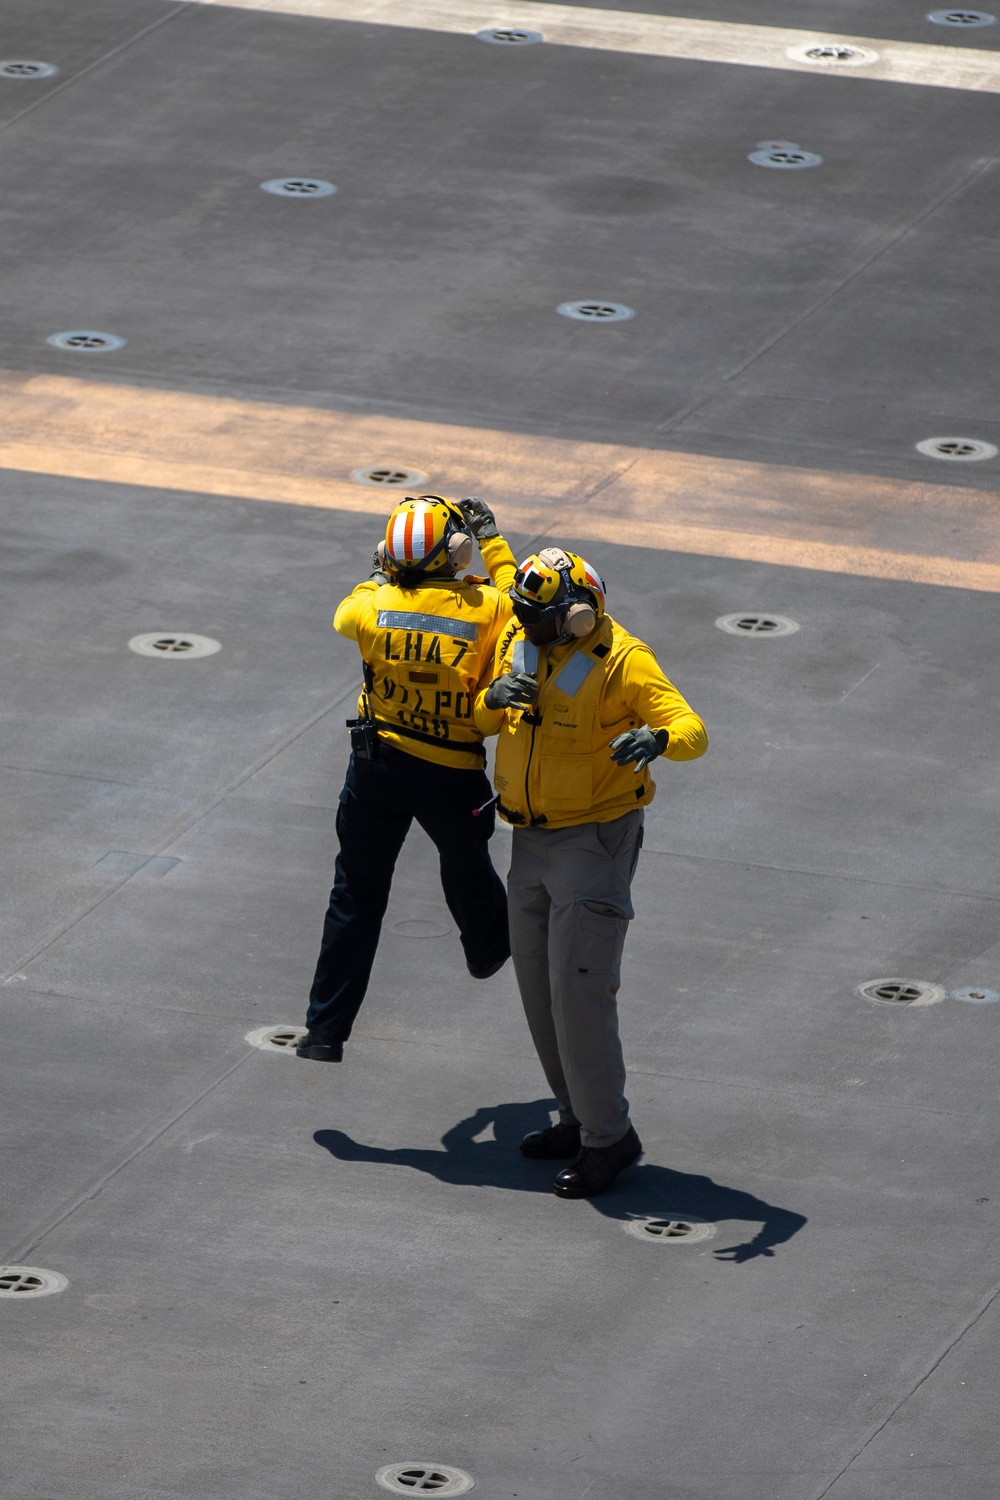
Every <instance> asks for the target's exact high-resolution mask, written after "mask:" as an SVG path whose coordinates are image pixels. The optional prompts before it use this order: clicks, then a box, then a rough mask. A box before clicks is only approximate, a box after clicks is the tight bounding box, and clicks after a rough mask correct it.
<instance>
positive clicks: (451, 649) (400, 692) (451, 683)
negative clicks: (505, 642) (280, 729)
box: [333, 537, 515, 771]
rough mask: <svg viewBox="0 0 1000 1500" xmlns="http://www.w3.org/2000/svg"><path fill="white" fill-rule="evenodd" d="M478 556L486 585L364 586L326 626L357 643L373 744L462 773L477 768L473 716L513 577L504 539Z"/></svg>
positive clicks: (480, 753)
mask: <svg viewBox="0 0 1000 1500" xmlns="http://www.w3.org/2000/svg"><path fill="white" fill-rule="evenodd" d="M480 551H481V552H482V555H483V561H484V562H485V563H486V566H487V567H488V568H489V570H490V577H491V579H492V580H493V582H492V583H487V582H486V580H485V579H483V578H434V577H431V578H427V579H425V580H424V581H423V582H422V583H420V584H418V585H417V586H416V587H414V588H401V587H400V586H399V584H396V583H382V584H380V583H377V582H376V581H375V580H374V579H372V578H369V579H366V580H365V582H364V583H359V584H358V586H357V588H356V589H355V590H354V592H353V593H351V594H349V595H348V596H347V598H346V599H345V600H344V601H343V602H342V603H341V605H340V606H339V608H338V610H337V613H336V615H335V616H334V619H333V628H334V629H335V630H336V631H337V632H338V633H339V634H340V635H344V636H347V638H348V639H349V640H353V641H357V643H358V647H359V649H360V651H361V656H362V659H363V660H364V663H365V668H366V671H365V676H366V680H368V681H369V682H370V699H371V706H372V709H373V710H374V713H375V717H376V719H377V720H378V724H379V738H380V739H381V740H384V741H385V743H386V744H387V745H391V746H393V748H394V749H396V750H405V752H406V753H407V755H415V756H416V757H417V758H418V760H432V761H436V762H437V764H438V765H442V766H452V767H454V768H455V769H456V770H463V771H467V770H474V771H476V770H482V767H483V765H484V763H485V759H486V755H485V751H484V750H483V736H482V732H481V731H480V729H479V727H478V726H477V724H476V722H475V718H474V714H473V710H474V705H475V701H476V697H477V695H478V694H479V693H480V692H481V691H482V690H484V689H485V687H486V686H487V685H488V684H489V682H490V679H491V678H492V676H493V660H494V657H495V655H496V648H497V642H498V641H499V639H500V637H501V635H502V634H503V630H504V627H505V626H506V625H507V623H508V621H509V620H510V614H511V610H510V599H509V598H508V596H507V589H508V587H509V585H510V582H511V579H512V578H513V577H514V569H515V563H514V557H513V554H512V552H511V550H510V548H509V547H508V546H507V543H506V542H505V541H504V540H503V538H502V537H492V538H490V539H489V540H487V541H483V542H482V543H481V544H480ZM358 712H359V713H362V712H363V707H362V705H361V703H359V706H358Z"/></svg>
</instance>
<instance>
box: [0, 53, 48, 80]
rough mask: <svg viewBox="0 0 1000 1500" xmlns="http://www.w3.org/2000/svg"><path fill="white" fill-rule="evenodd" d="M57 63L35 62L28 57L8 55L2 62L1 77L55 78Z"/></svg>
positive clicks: (0, 66) (0, 67) (0, 63)
mask: <svg viewBox="0 0 1000 1500" xmlns="http://www.w3.org/2000/svg"><path fill="white" fill-rule="evenodd" d="M58 73H59V69H58V68H57V67H56V65H55V63H47V62H35V61H33V60H32V59H29V58H26V57H8V58H5V59H4V60H3V62H0V78H55V77H56V76H57V75H58Z"/></svg>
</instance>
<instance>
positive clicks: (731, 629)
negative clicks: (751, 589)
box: [715, 610, 799, 638]
mask: <svg viewBox="0 0 1000 1500" xmlns="http://www.w3.org/2000/svg"><path fill="white" fill-rule="evenodd" d="M715 623H716V626H717V627H718V629H719V630H724V631H725V632H726V634H727V635H750V636H756V637H758V638H759V637H761V636H777V635H794V634H795V632H796V631H797V630H798V628H799V626H798V621H797V620H790V619H789V617H788V616H787V615H771V614H756V613H752V612H751V611H749V610H748V611H745V612H743V613H739V614H734V615H720V616H719V618H718V619H717V620H716V622H715Z"/></svg>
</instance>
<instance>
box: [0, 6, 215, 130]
mask: <svg viewBox="0 0 1000 1500" xmlns="http://www.w3.org/2000/svg"><path fill="white" fill-rule="evenodd" d="M190 9H191V0H183V3H182V4H180V5H178V6H176V7H175V8H174V9H173V10H171V11H168V12H167V14H166V15H165V16H161V17H160V19H159V20H158V21H153V22H152V23H151V24H150V25H149V26H144V27H143V28H142V30H141V31H137V32H136V33H135V35H134V36H130V37H128V38H126V40H125V41H124V42H119V44H118V46H117V47H112V48H111V51H110V52H105V53H104V54H103V55H102V56H101V57H98V58H95V60H94V61H93V62H92V63H88V64H87V66H86V67H85V68H81V69H80V71H79V73H74V74H73V76H72V78H66V79H64V80H63V82H62V83H57V84H55V86H54V87H53V88H50V89H47V90H46V91H45V93H44V94H43V96H42V97H41V98H40V99H36V100H35V101H34V103H33V104H28V105H26V106H25V107H24V109H22V110H18V112H17V114H16V115H11V117H10V119H9V120H4V121H3V123H2V124H0V131H4V130H9V129H10V127H11V125H16V124H17V122H18V120H23V119H24V117H25V115H30V114H33V113H34V111H35V110H36V109H41V108H42V106H43V105H45V104H48V103H49V101H50V100H51V99H55V98H56V97H57V95H59V94H63V93H65V92H66V90H67V89H69V88H72V87H73V85H74V84H75V83H79V81H80V79H81V78H87V77H89V75H90V74H91V73H93V72H95V71H96V70H97V69H98V68H101V67H103V66H104V64H105V63H106V62H110V61H111V59H112V58H113V57H118V56H119V55H120V54H121V53H122V52H125V51H127V49H128V48H129V47H131V46H134V44H135V43H136V42H141V41H142V39H143V37H144V36H149V34H150V32H151V31H157V30H159V28H160V27H161V26H165V25H166V24H167V22H168V21H173V20H174V19H175V18H176V17H177V16H179V15H181V14H182V13H183V12H184V11H189V10H190Z"/></svg>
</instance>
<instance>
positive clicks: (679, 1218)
mask: <svg viewBox="0 0 1000 1500" xmlns="http://www.w3.org/2000/svg"><path fill="white" fill-rule="evenodd" d="M622 1228H623V1229H624V1231H625V1233H626V1234H629V1235H631V1236H632V1238H633V1239H634V1240H644V1241H645V1242H646V1243H647V1244H653V1245H699V1244H701V1243H702V1242H703V1241H704V1240H712V1239H714V1238H715V1236H716V1235H717V1234H718V1232H719V1230H718V1226H717V1225H715V1224H711V1223H709V1221H708V1220H707V1219H695V1218H692V1217H691V1215H690V1214H683V1213H674V1212H670V1213H663V1214H657V1215H656V1216H655V1217H654V1218H648V1219H627V1220H626V1221H625V1223H624V1224H623V1225H622Z"/></svg>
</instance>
